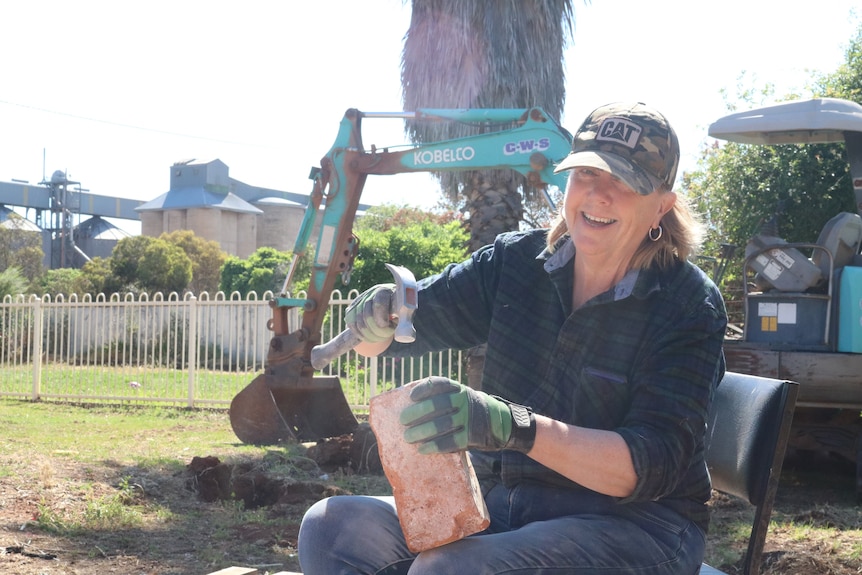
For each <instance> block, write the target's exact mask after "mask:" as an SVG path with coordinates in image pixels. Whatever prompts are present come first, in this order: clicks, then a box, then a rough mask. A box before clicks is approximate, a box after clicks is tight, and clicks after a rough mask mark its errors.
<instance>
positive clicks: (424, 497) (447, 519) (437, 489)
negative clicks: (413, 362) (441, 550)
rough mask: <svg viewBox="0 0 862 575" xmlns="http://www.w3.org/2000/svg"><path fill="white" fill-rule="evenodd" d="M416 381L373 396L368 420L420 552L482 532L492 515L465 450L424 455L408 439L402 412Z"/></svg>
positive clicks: (411, 542)
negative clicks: (399, 415) (406, 439)
mask: <svg viewBox="0 0 862 575" xmlns="http://www.w3.org/2000/svg"><path fill="white" fill-rule="evenodd" d="M414 385H415V382H414V383H411V384H408V385H405V386H402V387H399V388H397V389H394V390H392V391H388V392H386V393H382V394H380V395H378V396H376V397H373V398H372V399H371V405H370V410H371V411H370V423H371V429H372V430H373V431H374V434H375V436H376V437H377V445H378V450H379V452H380V461H381V463H382V464H383V471H384V472H385V473H386V477H387V479H389V483H390V484H391V485H392V494H393V495H394V496H395V504H396V506H397V508H398V520H399V521H400V522H401V529H402V530H403V531H404V536H405V538H406V539H407V546H408V547H409V548H410V550H411V551H413V552H414V553H418V552H420V551H424V550H426V549H432V548H434V547H439V546H440V545H444V544H446V543H451V542H452V541H457V540H458V539H462V538H464V537H466V536H468V535H472V534H473V533H477V532H479V531H482V530H483V529H485V528H486V527H487V526H488V525H489V524H490V522H491V520H490V517H489V516H488V509H487V508H486V507H485V501H484V500H483V499H482V493H481V491H480V490H479V484H478V482H477V481H476V473H475V471H474V470H473V466H472V464H471V463H470V458H469V457H467V454H466V452H459V453H435V454H429V455H423V454H421V453H419V451H418V448H417V447H416V446H415V445H410V444H409V443H406V442H405V441H404V438H403V434H404V427H403V426H402V425H401V424H400V423H399V422H398V414H399V413H400V412H401V409H403V408H404V407H405V406H406V405H408V404H410V397H409V396H410V389H411V388H412V387H413V386H414Z"/></svg>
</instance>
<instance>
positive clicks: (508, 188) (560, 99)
mask: <svg viewBox="0 0 862 575" xmlns="http://www.w3.org/2000/svg"><path fill="white" fill-rule="evenodd" d="M573 30H574V14H573V7H572V2H571V0H413V11H412V16H411V20H410V28H409V30H408V31H407V35H406V37H405V40H404V51H403V53H402V58H401V84H402V92H403V99H404V109H405V110H416V109H419V108H530V107H533V106H539V107H541V108H543V109H544V110H545V112H547V113H548V114H549V115H551V116H552V117H553V118H554V119H556V120H557V121H559V119H560V115H561V114H562V111H563V105H564V103H565V71H564V67H563V49H564V47H565V45H566V42H567V41H568V40H570V39H571V38H572V33H573ZM406 131H407V134H408V136H409V137H410V139H411V140H412V141H413V142H414V143H417V144H419V143H423V142H436V141H440V140H443V139H450V138H457V137H462V136H467V135H471V134H475V133H479V132H481V131H482V127H481V126H468V125H463V124H460V125H457V124H452V125H447V124H435V123H408V124H407V126H406ZM437 177H438V179H439V180H440V183H441V186H442V188H443V190H444V192H446V193H447V195H448V196H449V199H450V200H451V201H453V202H456V203H459V204H460V205H461V207H462V209H463V210H464V212H465V213H466V214H468V216H469V220H468V226H469V230H470V245H469V247H470V249H471V250H475V249H478V248H479V247H481V246H483V245H487V244H489V243H491V242H492V241H493V240H494V238H495V237H496V236H497V235H498V234H499V233H501V232H505V231H511V230H517V229H518V228H519V226H520V224H521V221H522V219H523V215H524V202H525V200H527V201H529V200H531V199H534V198H535V197H536V195H537V194H536V190H533V189H530V187H529V186H527V183H526V180H525V178H524V177H523V176H521V175H520V174H516V173H514V172H512V171H511V170H484V171H471V172H459V173H445V174H439V175H438V176H437ZM468 357H469V365H468V370H467V371H468V373H467V377H468V381H469V383H470V385H471V386H472V387H474V388H477V389H479V388H481V374H482V367H483V365H484V348H478V349H474V350H471V351H470V353H469V354H468Z"/></svg>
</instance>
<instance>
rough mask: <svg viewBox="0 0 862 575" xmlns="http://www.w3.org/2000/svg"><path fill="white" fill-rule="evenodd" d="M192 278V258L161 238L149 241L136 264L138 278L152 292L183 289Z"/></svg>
mask: <svg viewBox="0 0 862 575" xmlns="http://www.w3.org/2000/svg"><path fill="white" fill-rule="evenodd" d="M191 279H192V260H191V259H190V258H189V256H187V255H186V253H185V252H184V251H183V249H182V248H181V247H179V246H177V245H175V244H172V243H170V242H167V241H165V240H163V239H154V240H153V241H151V242H149V244H148V245H147V247H146V249H145V250H144V253H143V255H142V256H141V261H140V265H139V266H138V280H139V283H140V285H141V287H143V288H144V289H146V290H148V291H152V292H163V293H170V292H177V293H182V292H183V291H185V289H186V286H188V285H189V282H190V281H191Z"/></svg>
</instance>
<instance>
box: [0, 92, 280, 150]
mask: <svg viewBox="0 0 862 575" xmlns="http://www.w3.org/2000/svg"><path fill="white" fill-rule="evenodd" d="M0 104H6V105H7V106H15V107H18V108H25V109H28V110H35V111H37V112H44V113H46V114H54V115H55V116H64V117H67V118H74V119H76V120H84V121H86V122H96V123H99V124H106V125H108V126H116V127H119V128H127V129H130V130H140V131H142V132H152V133H155V134H165V135H167V136H175V137H179V138H190V139H193V140H204V141H207V142H218V143H221V144H232V145H235V146H249V147H253V148H267V149H276V147H275V146H269V145H265V144H250V143H248V142H237V141H235V140H222V139H220V138H210V137H207V136H194V135H191V134H183V133H180V132H171V131H169V130H159V129H157V128H147V127H144V126H136V125H134V124H124V123H122V122H114V121H111V120H102V119H100V118H91V117H89V116H80V115H78V114H72V113H69V112H58V111H56V110H49V109H47V108H40V107H38V106H30V105H28V104H20V103H18V102H10V101H8V100H0Z"/></svg>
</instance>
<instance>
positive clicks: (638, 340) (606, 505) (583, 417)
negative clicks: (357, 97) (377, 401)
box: [299, 103, 727, 575]
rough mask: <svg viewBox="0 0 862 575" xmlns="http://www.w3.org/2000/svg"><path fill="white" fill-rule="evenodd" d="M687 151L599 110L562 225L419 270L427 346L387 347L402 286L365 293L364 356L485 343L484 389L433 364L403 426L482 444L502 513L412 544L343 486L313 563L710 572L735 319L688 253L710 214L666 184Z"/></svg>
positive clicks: (442, 448)
mask: <svg viewBox="0 0 862 575" xmlns="http://www.w3.org/2000/svg"><path fill="white" fill-rule="evenodd" d="M678 163H679V144H678V141H677V137H676V134H675V133H674V131H673V129H672V128H671V126H670V124H669V123H668V122H667V120H666V118H665V117H664V116H663V115H661V114H660V113H658V112H657V111H655V110H652V109H651V108H648V107H647V106H645V105H643V104H640V103H632V104H620V103H618V104H610V105H607V106H603V107H600V108H598V109H597V110H595V111H594V112H593V113H592V114H590V116H589V117H588V118H587V119H586V120H585V121H584V123H583V125H582V126H581V127H580V129H579V130H578V132H577V133H576V134H575V138H574V142H573V146H572V152H571V154H569V155H568V156H567V157H566V158H565V159H564V160H563V161H562V162H561V163H560V165H559V166H558V167H557V168H556V170H557V171H558V172H559V171H563V170H567V171H569V172H570V173H569V179H568V183H567V186H566V194H565V200H564V205H563V207H562V210H561V214H560V217H559V220H558V221H557V222H556V223H555V225H554V226H553V227H552V229H551V230H550V231H547V230H534V231H527V232H512V233H507V234H502V235H501V236H499V237H498V238H497V239H496V241H495V242H494V244H493V245H490V246H487V247H485V248H483V249H480V250H479V251H477V252H476V253H474V254H473V255H472V256H471V257H470V258H469V259H468V260H467V261H465V262H462V263H460V264H457V265H452V266H448V267H447V268H446V269H445V270H444V271H443V272H442V273H441V274H439V275H436V276H433V277H430V278H426V279H425V280H423V281H422V282H420V292H419V302H420V305H419V308H418V310H417V311H416V314H415V316H414V324H415V326H416V331H417V340H416V342H415V343H413V344H398V343H393V342H392V333H393V326H392V325H390V322H388V321H386V320H385V318H387V317H388V312H389V310H390V305H391V300H392V297H391V296H392V288H391V286H387V285H381V286H376V287H374V288H372V289H370V290H368V291H367V292H365V293H363V294H362V295H361V296H360V297H359V298H357V300H356V302H355V303H354V305H353V306H351V309H350V310H349V311H348V314H347V322H348V325H349V326H350V327H351V328H352V329H354V330H356V331H357V332H358V333H360V334H361V335H362V337H363V340H364V342H363V344H361V347H360V348H357V349H358V350H359V351H360V352H361V353H363V354H366V355H375V354H379V353H386V354H387V355H393V356H398V355H418V354H422V353H426V352H427V351H429V350H439V349H446V348H455V349H465V348H469V347H473V346H475V345H478V344H480V343H487V352H486V358H485V371H484V377H483V381H482V387H483V390H484V392H482V391H474V390H472V389H469V388H467V387H465V386H462V385H460V384H458V383H456V382H454V381H451V380H448V379H445V378H438V377H433V378H429V379H428V380H427V381H425V382H423V383H421V384H419V385H418V386H417V387H416V388H415V389H414V390H413V392H412V393H411V399H412V400H413V401H414V403H413V404H411V405H410V406H408V407H407V408H405V409H404V411H403V412H402V413H401V414H400V421H401V423H403V424H404V429H405V441H408V442H410V443H418V444H419V449H420V451H423V452H430V453H433V452H447V451H456V450H463V449H469V450H470V456H471V459H472V461H473V464H474V467H475V469H476V472H477V476H478V477H479V480H480V483H481V485H482V490H483V495H484V496H485V501H486V504H487V506H488V510H489V512H490V514H491V525H490V527H489V528H488V529H487V530H486V531H483V532H482V533H480V534H477V535H474V536H471V537H467V538H465V539H462V540H460V541H456V542H454V543H450V544H447V545H444V546H442V547H439V548H436V549H432V550H430V551H425V552H422V553H421V554H419V555H414V554H412V553H410V552H409V551H408V550H407V548H406V544H405V543H404V538H403V535H402V534H401V530H400V527H399V524H398V520H397V515H396V511H395V508H394V503H393V501H392V499H391V498H372V497H361V496H357V497H335V498H330V499H327V500H324V501H321V502H318V503H316V504H315V505H314V506H312V508H311V509H309V511H308V512H307V514H306V516H305V518H304V520H303V523H302V527H301V530H300V535H299V558H300V562H301V564H302V566H303V570H304V572H305V573H306V574H307V575H316V574H319V573H320V574H322V573H326V574H327V575H332V574H336V573H369V574H382V573H408V572H409V573H410V574H414V575H415V574H431V573H433V574H438V575H439V574H441V573H460V574H465V573H469V574H478V573H488V574H492V573H554V574H557V575H559V574H562V573H577V574H585V573H601V574H603V575H609V574H611V573H638V574H641V575H645V574H649V575H670V574H680V573H696V572H697V569H698V568H699V566H700V563H701V561H702V558H703V552H704V533H705V531H706V528H707V525H708V521H709V514H708V510H707V507H706V501H707V500H708V499H709V496H710V482H709V475H708V473H707V470H706V463H705V460H704V444H703V440H704V430H705V420H706V415H707V410H708V408H709V403H710V400H711V397H712V391H713V389H714V387H715V385H717V383H718V381H719V380H720V379H721V377H722V375H723V373H724V359H723V355H722V351H721V350H722V341H723V338H724V330H725V326H726V322H727V319H726V314H725V310H724V304H723V302H722V299H721V295H720V294H719V292H718V290H717V288H716V287H715V285H714V284H713V283H712V282H711V281H710V280H709V279H708V278H707V277H706V276H705V275H704V274H703V272H701V271H700V270H699V269H698V268H697V267H696V266H694V265H693V264H691V263H689V262H688V257H689V256H690V255H691V254H692V253H693V250H694V249H695V248H696V246H697V244H698V242H699V232H700V226H699V225H698V223H697V222H696V221H695V219H694V218H693V216H692V214H691V212H690V211H689V209H688V208H687V206H686V205H685V203H684V202H683V201H682V199H680V198H678V197H677V196H676V194H675V193H674V192H673V191H672V186H673V182H674V180H675V177H676V171H677V166H678ZM381 310H382V312H383V313H382V314H381ZM375 317H376V318H377V320H376V321H375ZM381 317H383V318H384V319H383V320H382V321H381V320H380V318H381ZM485 392H487V393H485ZM524 406H529V408H527V407H524Z"/></svg>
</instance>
